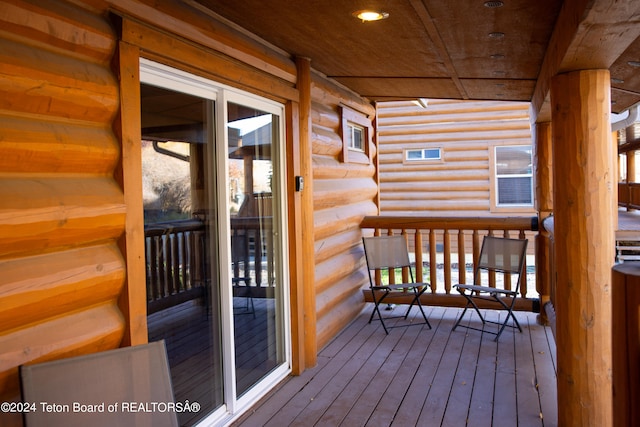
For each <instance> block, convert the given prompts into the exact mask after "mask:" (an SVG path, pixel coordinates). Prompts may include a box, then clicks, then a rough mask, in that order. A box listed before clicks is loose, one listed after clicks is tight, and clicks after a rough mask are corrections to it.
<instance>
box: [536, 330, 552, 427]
mask: <svg viewBox="0 0 640 427" xmlns="http://www.w3.org/2000/svg"><path fill="white" fill-rule="evenodd" d="M536 326H537V325H536ZM538 329H544V332H545V334H544V335H543V334H541V333H532V334H531V345H532V349H533V352H532V353H533V364H534V366H535V370H536V387H537V390H538V394H539V396H540V412H541V413H542V420H543V425H544V426H545V427H555V426H557V425H558V392H557V388H556V370H557V365H556V345H555V341H554V339H553V334H552V333H551V331H550V330H549V328H542V327H541V326H538Z"/></svg>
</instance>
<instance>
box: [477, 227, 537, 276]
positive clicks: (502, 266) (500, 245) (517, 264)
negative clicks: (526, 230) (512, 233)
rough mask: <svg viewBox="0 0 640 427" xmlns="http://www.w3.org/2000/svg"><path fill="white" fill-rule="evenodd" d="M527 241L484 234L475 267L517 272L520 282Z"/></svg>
mask: <svg viewBox="0 0 640 427" xmlns="http://www.w3.org/2000/svg"><path fill="white" fill-rule="evenodd" d="M527 243H528V242H527V239H508V238H502V237H493V236H485V238H484V240H483V241H482V250H481V251H480V259H479V260H478V264H477V265H476V269H480V270H489V271H498V272H504V273H511V274H518V282H520V276H521V273H522V269H523V267H524V262H525V260H526V256H527Z"/></svg>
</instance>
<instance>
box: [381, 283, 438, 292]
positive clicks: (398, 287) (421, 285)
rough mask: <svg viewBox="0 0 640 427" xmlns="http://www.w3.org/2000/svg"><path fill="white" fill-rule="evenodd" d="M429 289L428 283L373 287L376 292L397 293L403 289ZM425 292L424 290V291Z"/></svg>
mask: <svg viewBox="0 0 640 427" xmlns="http://www.w3.org/2000/svg"><path fill="white" fill-rule="evenodd" d="M427 287H429V284H428V283H400V284H397V283H396V284H394V285H380V286H373V287H372V289H373V290H375V291H387V290H389V291H397V290H401V289H412V288H425V289H426V288H427ZM423 291H424V290H423Z"/></svg>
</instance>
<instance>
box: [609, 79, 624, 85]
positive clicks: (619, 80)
mask: <svg viewBox="0 0 640 427" xmlns="http://www.w3.org/2000/svg"><path fill="white" fill-rule="evenodd" d="M611 83H615V84H618V85H621V84H622V83H624V80H622V79H616V78H615V77H611Z"/></svg>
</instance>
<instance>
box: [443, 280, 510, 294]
mask: <svg viewBox="0 0 640 427" xmlns="http://www.w3.org/2000/svg"><path fill="white" fill-rule="evenodd" d="M453 286H454V287H455V288H458V289H468V290H470V291H474V292H485V293H489V294H505V295H517V293H516V292H515V291H510V290H507V289H497V288H492V287H491V286H480V285H467V284H462V283H460V284H457V285H453Z"/></svg>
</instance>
